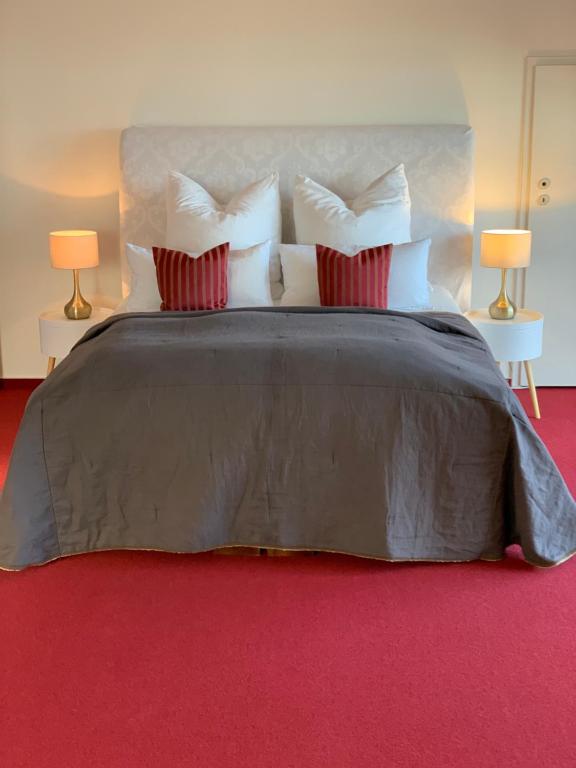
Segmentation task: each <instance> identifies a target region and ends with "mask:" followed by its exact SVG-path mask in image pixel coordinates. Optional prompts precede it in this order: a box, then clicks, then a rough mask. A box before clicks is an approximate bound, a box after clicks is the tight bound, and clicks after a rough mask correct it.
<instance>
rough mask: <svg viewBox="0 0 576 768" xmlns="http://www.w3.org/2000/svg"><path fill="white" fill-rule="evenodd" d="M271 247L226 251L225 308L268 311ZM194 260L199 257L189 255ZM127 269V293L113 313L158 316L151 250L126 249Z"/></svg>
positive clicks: (157, 294) (156, 287) (265, 244)
mask: <svg viewBox="0 0 576 768" xmlns="http://www.w3.org/2000/svg"><path fill="white" fill-rule="evenodd" d="M270 247H271V243H270V241H269V240H267V241H266V242H265V243H259V244H258V245H254V246H252V247H251V248H243V249H241V250H236V251H230V256H229V258H228V304H227V305H226V306H227V307H268V306H271V305H272V296H271V294H270V280H269V277H268V274H269V262H270ZM187 253H188V255H189V256H192V258H198V256H200V253H190V252H188V251H187ZM126 256H127V259H128V265H129V267H130V293H129V294H128V296H127V297H126V298H125V299H124V300H123V301H122V302H121V303H120V304H119V305H118V307H116V310H115V312H116V313H121V312H158V311H159V310H160V304H161V303H162V299H161V297H160V292H159V290H158V281H157V280H156V267H155V266H154V257H153V255H152V249H151V248H142V247H140V246H139V245H132V243H128V244H127V245H126Z"/></svg>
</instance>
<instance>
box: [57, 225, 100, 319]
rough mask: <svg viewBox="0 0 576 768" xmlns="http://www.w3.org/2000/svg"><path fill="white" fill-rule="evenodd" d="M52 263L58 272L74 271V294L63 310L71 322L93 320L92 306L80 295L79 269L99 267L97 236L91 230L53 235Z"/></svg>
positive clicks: (72, 230)
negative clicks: (59, 270)
mask: <svg viewBox="0 0 576 768" xmlns="http://www.w3.org/2000/svg"><path fill="white" fill-rule="evenodd" d="M50 260H51V261H52V266H53V267H54V268H55V269H73V270H74V293H73V294H72V298H71V299H70V301H69V302H68V304H66V306H65V307H64V314H65V315H66V317H67V318H68V319H69V320H85V319H86V318H87V317H90V313H91V312H92V306H91V305H90V304H89V303H88V302H87V301H86V299H85V298H84V296H82V294H81V293H80V278H79V270H80V269H89V268H90V267H97V266H98V235H97V234H96V232H93V231H92V230H88V229H66V230H62V231H60V232H50Z"/></svg>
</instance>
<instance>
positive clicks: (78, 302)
mask: <svg viewBox="0 0 576 768" xmlns="http://www.w3.org/2000/svg"><path fill="white" fill-rule="evenodd" d="M79 272H80V270H78V269H75V270H74V293H73V294H72V298H71V299H70V301H69V302H68V304H66V306H65V307H64V314H65V315H66V317H67V318H68V320H87V319H88V318H89V317H90V315H91V314H92V305H91V304H90V303H89V302H87V301H86V299H85V298H84V296H82V294H81V293H80V275H79Z"/></svg>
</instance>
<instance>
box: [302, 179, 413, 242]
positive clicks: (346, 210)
mask: <svg viewBox="0 0 576 768" xmlns="http://www.w3.org/2000/svg"><path fill="white" fill-rule="evenodd" d="M294 223H295V226H296V241H297V242H298V243H303V244H308V245H315V244H316V243H322V245H328V246H330V247H331V248H336V247H342V246H354V245H356V244H357V243H362V244H363V245H365V246H366V247H372V246H376V245H382V244H384V243H406V242H408V241H409V240H411V239H412V238H411V234H410V193H409V191H408V182H407V180H406V174H405V173H404V166H403V165H402V164H400V165H397V166H396V167H395V168H392V170H390V171H388V172H387V173H385V174H383V175H382V176H379V177H378V178H377V179H376V180H375V181H373V182H372V184H370V186H369V187H368V188H367V189H365V190H364V192H361V193H360V194H359V195H358V196H357V197H355V198H354V199H353V200H346V201H344V200H342V198H340V197H338V195H336V194H335V193H334V192H331V191H330V190H329V189H326V187H323V186H322V185H321V184H318V183H317V182H315V181H312V179H309V178H308V177H307V176H297V177H296V183H295V185H294Z"/></svg>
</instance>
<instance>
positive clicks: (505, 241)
mask: <svg viewBox="0 0 576 768" xmlns="http://www.w3.org/2000/svg"><path fill="white" fill-rule="evenodd" d="M531 241H532V233H531V232H530V231H529V230H527V229H487V230H485V231H484V232H482V237H481V247H480V264H481V265H482V266H483V267H495V268H498V269H501V270H502V283H501V285H500V294H499V295H498V298H497V299H496V300H495V301H493V302H492V304H490V307H489V309H488V311H489V313H490V317H492V318H494V320H511V319H512V318H513V317H514V315H515V314H516V306H515V305H514V303H513V302H512V301H510V298H509V297H508V294H507V293H506V272H507V271H508V270H509V269H520V268H522V267H527V266H528V265H529V264H530V245H531Z"/></svg>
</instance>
